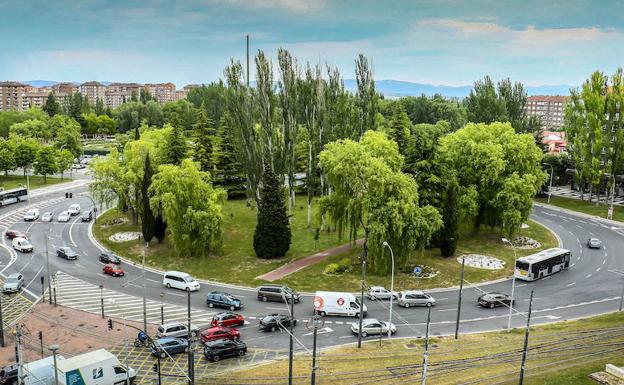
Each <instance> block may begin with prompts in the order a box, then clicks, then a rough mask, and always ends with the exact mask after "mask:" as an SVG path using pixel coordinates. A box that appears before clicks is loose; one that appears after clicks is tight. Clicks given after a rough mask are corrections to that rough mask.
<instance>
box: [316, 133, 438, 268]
mask: <svg viewBox="0 0 624 385" xmlns="http://www.w3.org/2000/svg"><path fill="white" fill-rule="evenodd" d="M319 158H320V166H321V168H322V169H323V170H324V171H325V172H326V174H327V178H328V182H329V184H330V186H331V188H332V194H331V195H328V196H324V197H323V198H321V208H322V210H323V212H327V213H329V214H330V215H331V218H332V221H333V222H334V223H335V224H336V226H337V228H338V231H339V232H340V233H341V234H342V233H343V232H344V231H345V229H348V231H349V238H350V239H351V240H355V238H356V237H357V233H358V230H360V229H363V230H364V234H365V246H364V253H365V255H364V257H365V258H366V257H367V255H366V253H367V249H370V259H369V261H370V267H371V268H372V270H373V271H376V272H382V273H383V272H385V271H387V270H388V263H387V258H385V257H384V255H383V250H382V243H383V242H384V241H387V242H388V243H389V244H390V245H391V246H392V248H393V250H394V252H395V257H396V261H397V265H399V266H403V265H404V264H405V263H406V261H407V258H408V254H409V251H410V250H412V249H413V248H414V247H416V246H424V245H425V244H426V243H427V242H428V240H429V239H430V238H431V236H432V234H433V233H434V232H435V231H437V230H438V229H439V228H440V227H441V225H442V221H441V218H440V215H439V214H438V212H437V211H436V209H435V208H433V207H431V206H424V207H419V205H418V191H417V186H416V183H415V182H414V179H413V178H411V177H410V176H409V175H407V174H404V173H403V172H401V167H402V166H403V165H402V159H403V158H402V156H401V155H400V154H399V152H398V148H397V145H396V143H394V142H393V141H391V140H389V139H388V138H386V136H385V135H384V134H382V133H378V132H373V131H369V132H367V133H366V134H365V135H364V136H363V137H362V139H361V140H360V142H354V141H352V140H349V139H344V140H338V141H336V142H332V143H329V144H328V145H327V146H326V147H325V150H323V151H322V152H321V154H320V157H319ZM369 241H370V242H369Z"/></svg>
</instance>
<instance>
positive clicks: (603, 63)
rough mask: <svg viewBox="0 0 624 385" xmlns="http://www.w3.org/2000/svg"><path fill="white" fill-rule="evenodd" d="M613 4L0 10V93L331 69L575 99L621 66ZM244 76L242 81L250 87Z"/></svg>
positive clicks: (217, 2) (428, 2)
mask: <svg viewBox="0 0 624 385" xmlns="http://www.w3.org/2000/svg"><path fill="white" fill-rule="evenodd" d="M623 10H624V0H600V1H592V0H565V1H560V0H546V1H544V0H540V1H534V0H524V1H506V0H472V1H460V0H412V1H407V0H406V1H403V0H392V1H390V0H387V1H383V0H377V1H372V0H335V1H332V0H316V1H315V0H169V1H166V0H122V1H113V0H54V1H50V0H0V34H1V36H2V38H1V39H0V80H35V79H44V80H55V81H79V82H81V81H87V80H99V81H134V82H139V83H146V82H164V81H172V82H174V83H176V84H177V85H178V87H180V88H181V87H182V86H183V85H185V84H190V83H208V82H211V81H215V80H218V79H219V78H222V77H223V68H224V67H225V66H226V65H227V64H228V63H229V61H230V60H231V59H234V60H240V61H241V62H244V60H245V35H246V34H249V35H250V37H251V52H252V55H253V54H254V53H255V52H257V50H263V51H264V52H265V53H266V54H268V55H269V56H271V57H273V58H274V67H276V61H275V57H276V55H277V49H278V48H279V47H284V48H287V49H288V50H290V51H291V52H292V53H293V54H294V55H295V56H296V57H297V58H298V60H299V63H300V64H302V65H303V64H305V63H306V62H308V61H309V62H311V63H313V64H316V63H319V62H320V63H328V64H330V65H332V66H337V67H338V68H339V69H340V70H341V73H342V74H343V76H344V77H345V78H347V79H348V78H354V59H355V57H356V56H357V55H358V54H359V53H363V54H365V55H366V56H368V57H370V58H371V59H372V61H373V65H374V75H375V79H378V80H381V79H394V80H403V81H411V82H419V83H428V84H435V85H455V86H457V85H467V84H472V83H473V82H474V81H475V80H477V79H479V78H481V77H483V76H484V75H486V74H488V75H490V76H491V77H492V78H494V79H500V78H504V77H510V78H511V79H512V80H514V81H521V82H523V83H524V84H525V85H529V86H536V85H558V84H566V85H577V84H580V83H582V82H583V80H584V79H586V78H587V77H588V76H589V75H590V74H591V72H593V71H595V70H600V71H603V72H605V73H607V74H611V73H613V72H614V71H615V70H616V68H617V67H619V66H624V11H623ZM253 77H254V76H253V70H252V79H253Z"/></svg>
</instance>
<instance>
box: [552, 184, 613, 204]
mask: <svg viewBox="0 0 624 385" xmlns="http://www.w3.org/2000/svg"><path fill="white" fill-rule="evenodd" d="M551 194H552V196H557V197H563V198H572V199H579V200H580V199H581V193H580V192H579V191H576V190H572V189H570V186H553V188H552V190H551ZM588 197H589V194H588V193H585V199H587V198H588ZM595 198H596V197H595V196H594V199H595ZM609 199H610V198H609ZM600 200H601V201H604V195H601V196H600ZM613 204H614V205H616V206H624V196H616V197H615V199H614V200H613Z"/></svg>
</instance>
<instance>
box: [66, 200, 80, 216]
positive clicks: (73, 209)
mask: <svg viewBox="0 0 624 385" xmlns="http://www.w3.org/2000/svg"><path fill="white" fill-rule="evenodd" d="M67 212H68V213H69V215H72V216H74V215H78V214H80V205H79V204H78V203H74V204H71V205H69V209H67Z"/></svg>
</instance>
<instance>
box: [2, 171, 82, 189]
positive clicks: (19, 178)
mask: <svg viewBox="0 0 624 385" xmlns="http://www.w3.org/2000/svg"><path fill="white" fill-rule="evenodd" d="M28 179H29V183H30V189H31V190H32V189H35V188H38V187H44V186H50V185H53V184H56V183H62V182H69V181H70V180H71V179H69V178H63V179H61V178H56V177H51V176H49V177H48V178H47V182H45V183H44V181H43V177H42V176H38V175H31V176H29V177H28ZM0 187H2V188H4V189H5V190H10V189H14V188H17V187H26V178H25V177H24V176H23V175H8V176H5V175H3V176H0Z"/></svg>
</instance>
